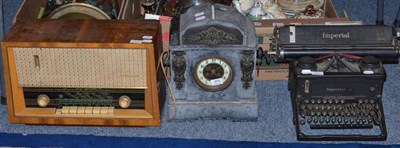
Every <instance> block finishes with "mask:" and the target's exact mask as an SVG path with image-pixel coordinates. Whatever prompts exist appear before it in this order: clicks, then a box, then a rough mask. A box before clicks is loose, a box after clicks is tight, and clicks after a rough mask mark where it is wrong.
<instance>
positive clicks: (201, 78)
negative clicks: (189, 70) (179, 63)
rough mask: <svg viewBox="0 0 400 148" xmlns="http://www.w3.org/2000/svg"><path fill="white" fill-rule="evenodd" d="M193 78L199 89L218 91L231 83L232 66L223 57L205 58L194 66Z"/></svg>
mask: <svg viewBox="0 0 400 148" xmlns="http://www.w3.org/2000/svg"><path fill="white" fill-rule="evenodd" d="M193 76H194V80H195V81H196V83H197V85H199V86H200V87H201V88H203V89H205V90H208V91H220V90H223V89H225V88H226V87H228V86H229V84H231V82H232V79H233V72H232V66H231V64H230V63H229V61H228V60H227V59H225V58H223V57H220V56H207V57H205V58H202V59H200V60H199V62H198V63H197V64H196V67H195V69H194V71H193Z"/></svg>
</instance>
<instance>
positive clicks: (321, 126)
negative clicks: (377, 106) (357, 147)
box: [310, 124, 373, 129]
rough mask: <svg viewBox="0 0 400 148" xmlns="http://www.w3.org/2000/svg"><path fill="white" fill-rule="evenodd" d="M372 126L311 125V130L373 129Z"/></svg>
mask: <svg viewBox="0 0 400 148" xmlns="http://www.w3.org/2000/svg"><path fill="white" fill-rule="evenodd" d="M372 127H373V125H372V124H357V125H354V124H344V125H338V124H335V125H310V128H311V129H365V128H372Z"/></svg>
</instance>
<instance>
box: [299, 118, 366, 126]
mask: <svg viewBox="0 0 400 148" xmlns="http://www.w3.org/2000/svg"><path fill="white" fill-rule="evenodd" d="M371 121H372V120H371ZM311 122H312V119H311V117H307V123H309V124H310V123H311Z"/></svg>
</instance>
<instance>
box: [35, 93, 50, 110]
mask: <svg viewBox="0 0 400 148" xmlns="http://www.w3.org/2000/svg"><path fill="white" fill-rule="evenodd" d="M36 102H37V104H38V105H39V106H40V107H46V106H47V105H49V103H50V98H49V96H47V95H45V94H41V95H39V96H38V97H37V100H36Z"/></svg>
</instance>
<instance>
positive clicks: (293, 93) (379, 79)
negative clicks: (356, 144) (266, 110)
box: [288, 61, 388, 141]
mask: <svg viewBox="0 0 400 148" xmlns="http://www.w3.org/2000/svg"><path fill="white" fill-rule="evenodd" d="M343 78H344V79H346V78H359V79H362V78H364V79H370V80H371V81H374V82H376V83H378V85H380V90H379V92H378V93H380V94H382V90H383V83H384V81H385V80H386V72H385V71H383V74H374V75H364V74H362V73H357V72H351V73H347V74H343V73H328V74H326V75H324V76H314V75H303V74H296V72H295V65H294V62H293V61H291V62H290V64H289V81H288V90H289V91H290V97H291V103H292V110H293V124H294V125H295V127H296V135H297V140H300V141H354V140H357V141H385V140H386V139H387V135H388V133H387V129H386V122H385V117H384V110H383V103H382V96H380V97H378V98H377V100H378V102H377V103H378V105H380V106H381V108H382V109H381V111H382V120H381V121H382V123H381V124H380V127H379V128H380V131H381V134H380V135H339V134H338V135H305V134H304V133H302V131H301V129H300V121H299V112H298V108H299V102H298V95H301V93H298V92H297V91H298V89H299V88H298V83H299V81H300V82H303V81H304V80H309V81H321V80H328V79H329V80H330V81H332V79H339V80H340V79H343ZM310 83H311V82H310ZM310 96H311V95H310ZM311 97H312V96H311ZM306 126H307V124H306Z"/></svg>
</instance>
